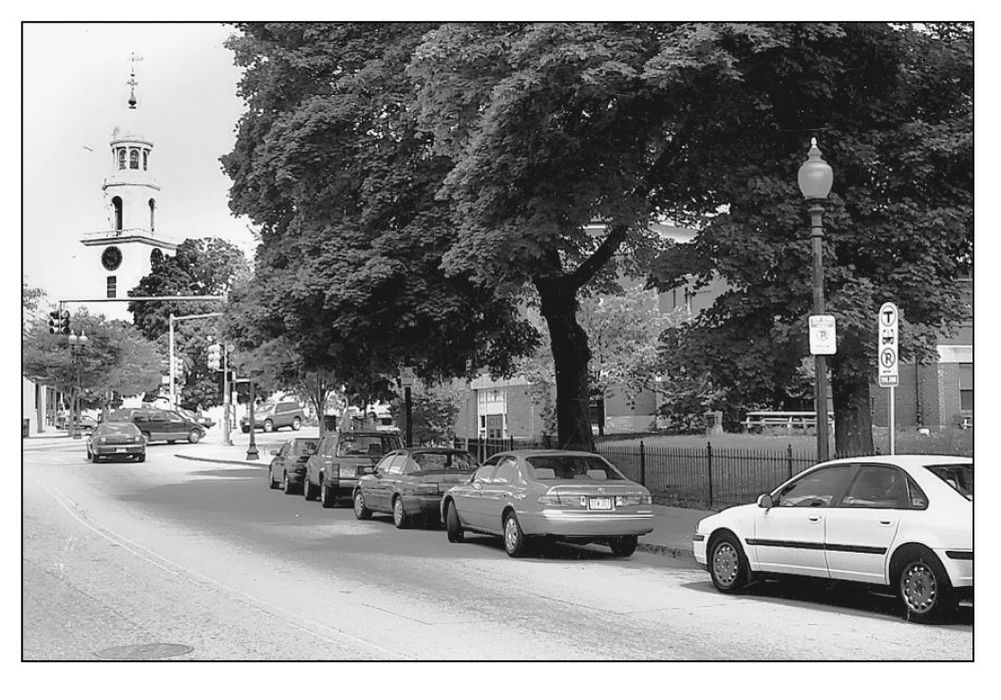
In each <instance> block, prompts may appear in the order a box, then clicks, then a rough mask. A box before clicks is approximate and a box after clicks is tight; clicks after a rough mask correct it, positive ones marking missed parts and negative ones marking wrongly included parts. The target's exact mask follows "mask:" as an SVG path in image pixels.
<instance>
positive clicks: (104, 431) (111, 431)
mask: <svg viewBox="0 0 1001 700" xmlns="http://www.w3.org/2000/svg"><path fill="white" fill-rule="evenodd" d="M97 432H98V434H100V435H132V436H135V435H139V428H137V427H136V424H135V423H102V424H101V425H100V426H99V427H98V428H97Z"/></svg>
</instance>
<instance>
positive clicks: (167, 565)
mask: <svg viewBox="0 0 1001 700" xmlns="http://www.w3.org/2000/svg"><path fill="white" fill-rule="evenodd" d="M28 477H29V478H30V479H31V480H32V481H34V482H35V484H37V485H38V486H39V487H41V488H42V490H43V491H46V492H47V493H48V494H49V495H50V496H52V498H53V499H55V501H56V503H58V504H59V505H60V506H61V507H62V508H63V509H64V510H65V511H66V512H67V513H69V515H70V517H72V518H73V519H74V520H76V521H77V522H79V523H80V524H81V525H83V526H84V527H86V528H87V529H89V530H91V531H92V532H94V533H95V534H97V535H99V536H100V537H103V538H104V539H106V540H108V541H109V542H111V543H112V544H115V545H118V546H119V547H122V548H123V549H124V550H126V551H127V552H129V553H130V554H132V555H133V556H135V557H137V558H138V559H141V560H142V561H145V562H146V563H148V564H151V565H153V566H155V567H157V568H159V569H162V570H163V571H166V572H167V573H169V574H172V575H174V576H177V577H178V578H180V579H182V580H186V581H187V582H188V583H191V584H194V585H196V586H200V587H202V588H215V589H216V590H218V591H221V592H225V593H229V594H230V597H231V598H232V599H233V600H234V601H235V602H238V603H241V604H243V605H245V606H247V607H249V608H251V609H254V610H257V611H258V612H261V613H264V614H265V615H268V616H270V617H273V618H276V619H281V620H282V621H283V622H285V623H286V624H288V625H290V626H292V627H295V628H296V629H299V630H301V631H303V632H306V633H308V634H311V635H313V636H314V637H316V638H318V639H321V640H323V641H324V642H327V643H328V644H332V645H334V646H337V645H338V644H339V641H338V640H336V639H334V638H332V637H329V636H324V635H323V634H321V633H320V632H317V631H316V630H312V629H310V628H308V627H305V626H303V625H302V624H300V623H298V622H296V621H295V620H294V619H291V618H296V619H298V620H307V621H308V622H309V623H310V624H311V625H316V626H318V627H321V628H324V629H326V630H328V631H329V632H332V633H333V634H335V635H338V636H341V637H344V638H346V639H348V640H351V641H353V642H355V643H358V644H363V645H365V646H368V647H370V648H372V649H374V650H375V651H377V652H378V653H380V654H382V655H383V656H381V657H380V658H383V659H387V658H398V659H410V658H411V657H410V656H408V655H405V654H400V653H394V652H391V651H389V650H388V649H386V648H385V647H382V646H380V645H379V644H376V643H375V642H370V641H369V640H367V639H363V638H361V637H357V636H355V635H353V634H351V633H349V632H345V631H343V630H339V629H337V628H335V627H330V626H329V625H325V624H322V623H319V622H316V621H315V620H311V619H308V618H304V617H302V616H300V615H298V614H297V613H294V612H290V611H287V610H284V609H282V608H276V609H269V607H271V606H269V605H268V604H267V603H265V602H264V601H262V600H260V599H258V598H256V597H254V596H251V595H249V594H247V593H244V592H243V591H239V590H237V589H235V588H232V587H230V586H227V585H226V584H224V583H221V582H219V581H216V580H214V579H212V578H209V577H208V576H205V575H204V574H200V573H197V572H195V571H192V570H191V569H189V568H187V567H185V566H183V565H181V564H178V563H177V562H175V561H171V560H170V559H168V558H167V557H164V556H163V555H161V554H157V553H156V552H153V551H152V550H150V549H148V548H147V547H144V546H143V545H141V544H139V543H138V542H134V541H133V540H130V539H129V538H128V537H126V536H125V535H122V534H121V533H118V532H115V531H114V530H111V529H110V528H108V527H106V526H104V525H98V524H97V523H92V522H89V521H88V520H87V516H86V515H85V514H84V511H83V509H82V508H80V507H79V506H78V505H76V504H75V502H74V501H72V499H70V498H69V497H68V496H66V495H65V494H63V493H62V492H61V491H59V490H58V489H56V488H54V487H52V486H50V485H48V484H46V483H44V482H42V481H40V480H39V479H38V478H37V477H35V476H34V475H30V474H29V475H28ZM157 560H160V561H157ZM161 562H163V563H161ZM171 567H173V568H171ZM276 610H277V612H276ZM340 642H343V640H340Z"/></svg>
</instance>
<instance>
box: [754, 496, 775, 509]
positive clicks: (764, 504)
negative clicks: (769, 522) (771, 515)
mask: <svg viewBox="0 0 1001 700" xmlns="http://www.w3.org/2000/svg"><path fill="white" fill-rule="evenodd" d="M774 505H775V503H773V502H772V497H771V494H767V493H763V494H761V495H760V496H758V508H771V507H772V506H774Z"/></svg>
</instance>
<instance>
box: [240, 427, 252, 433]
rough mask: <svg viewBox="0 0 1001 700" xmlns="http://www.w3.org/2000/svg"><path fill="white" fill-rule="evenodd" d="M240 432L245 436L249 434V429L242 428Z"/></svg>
mask: <svg viewBox="0 0 1001 700" xmlns="http://www.w3.org/2000/svg"><path fill="white" fill-rule="evenodd" d="M240 432H241V433H243V434H244V435H246V434H247V433H249V432H250V428H243V427H241V428H240Z"/></svg>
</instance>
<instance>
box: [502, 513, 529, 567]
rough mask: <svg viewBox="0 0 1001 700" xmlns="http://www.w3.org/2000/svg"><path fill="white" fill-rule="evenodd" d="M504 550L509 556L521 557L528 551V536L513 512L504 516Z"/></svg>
mask: <svg viewBox="0 0 1001 700" xmlns="http://www.w3.org/2000/svg"><path fill="white" fill-rule="evenodd" d="M504 551H505V552H507V555H508V556H509V557H521V556H524V555H525V553H526V552H527V551H528V538H527V537H525V533H524V532H523V531H522V529H521V523H519V522H518V516H517V515H515V514H514V513H513V512H509V513H508V514H507V515H505V516H504Z"/></svg>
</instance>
